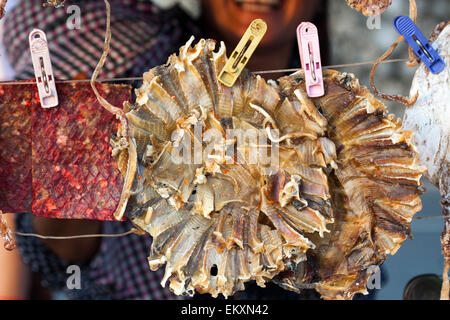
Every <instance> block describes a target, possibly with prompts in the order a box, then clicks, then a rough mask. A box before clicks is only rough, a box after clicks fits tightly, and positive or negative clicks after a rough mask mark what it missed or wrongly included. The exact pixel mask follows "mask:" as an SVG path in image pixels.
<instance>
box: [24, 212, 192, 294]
mask: <svg viewBox="0 0 450 320" xmlns="http://www.w3.org/2000/svg"><path fill="white" fill-rule="evenodd" d="M16 227H17V231H20V232H34V230H33V227H32V224H31V214H28V213H26V214H17V215H16ZM131 227H132V225H131V223H129V222H104V224H103V232H104V233H107V234H108V233H109V234H113V233H122V232H126V231H128V230H129V229H130V228H131ZM17 243H18V247H19V250H20V252H21V254H22V257H23V259H24V261H25V263H26V264H28V265H29V266H30V268H31V270H32V271H33V272H35V273H39V274H40V275H41V277H42V279H43V282H42V284H43V285H44V286H45V287H48V288H50V289H51V290H53V291H57V292H58V291H59V292H62V293H64V295H66V296H67V297H68V298H70V299H156V300H161V299H184V298H185V297H179V296H176V295H174V294H172V293H171V292H170V290H169V289H168V288H167V286H166V288H163V287H162V286H161V284H160V283H161V280H162V278H163V276H164V269H159V270H157V271H155V272H152V271H151V270H150V268H149V266H148V262H147V256H148V252H149V250H150V245H151V239H150V237H149V236H137V235H128V236H125V237H117V238H103V239H102V242H101V246H100V249H99V251H98V253H97V255H96V256H95V257H94V258H93V259H92V261H90V262H89V263H87V264H85V265H80V269H81V289H80V290H77V289H72V290H70V289H68V288H67V285H66V282H67V279H68V277H69V276H70V274H68V273H67V268H68V266H69V265H71V264H73V263H69V262H67V261H63V260H61V259H60V258H58V257H57V256H56V255H55V254H54V253H53V252H52V251H50V250H49V249H47V247H46V246H44V245H43V244H42V242H41V240H39V239H38V238H33V237H20V236H17ZM80 250H82V248H80Z"/></svg>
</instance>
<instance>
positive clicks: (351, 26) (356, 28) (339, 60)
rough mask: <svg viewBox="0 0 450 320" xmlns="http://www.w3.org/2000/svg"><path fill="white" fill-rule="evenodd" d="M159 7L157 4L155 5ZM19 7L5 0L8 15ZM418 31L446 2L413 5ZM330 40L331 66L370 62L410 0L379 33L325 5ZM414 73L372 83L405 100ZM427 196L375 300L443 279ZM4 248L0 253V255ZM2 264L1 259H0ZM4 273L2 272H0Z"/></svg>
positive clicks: (365, 79)
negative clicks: (413, 283) (425, 277)
mask: <svg viewBox="0 0 450 320" xmlns="http://www.w3.org/2000/svg"><path fill="white" fill-rule="evenodd" d="M154 2H161V1H154ZM16 3H17V0H9V1H8V5H7V7H6V9H7V11H9V10H11V8H12V7H14V5H15V4H16ZM417 5H418V23H417V24H418V26H419V28H420V29H421V30H422V32H423V33H424V34H425V35H426V36H428V35H429V34H430V33H431V31H432V30H433V28H434V27H435V26H436V25H437V24H438V23H439V22H441V21H445V20H450V1H449V0H417ZM328 6H329V7H328V24H329V38H330V54H329V60H330V61H329V63H330V64H347V63H355V62H365V61H374V60H376V59H377V58H378V57H379V56H380V55H381V54H382V53H384V52H385V51H386V49H387V48H388V47H389V46H390V45H391V44H392V43H393V42H394V41H395V40H396V39H397V37H398V34H397V32H396V31H395V29H394V28H393V26H392V20H393V19H394V18H395V17H396V16H398V15H408V10H409V1H408V0H393V4H392V6H391V7H390V8H389V9H388V10H387V11H386V12H385V13H384V14H382V15H381V17H380V28H379V29H369V28H368V27H367V21H368V18H367V17H365V16H363V15H362V14H361V13H358V12H356V11H354V10H353V9H351V8H350V7H348V6H347V4H346V2H345V1H344V0H329V1H328ZM2 23H3V21H1V22H0V81H1V80H10V79H12V78H13V72H12V69H11V67H10V64H9V63H8V61H7V60H6V59H5V53H4V48H3V47H2V41H1V39H2ZM407 55H408V52H407V46H406V45H405V44H404V43H401V44H400V45H399V46H398V47H397V49H396V51H395V52H394V54H393V55H392V56H391V58H406V57H407ZM370 69H371V66H370V65H367V66H358V67H345V68H338V70H340V71H346V72H351V73H354V74H355V75H356V77H357V78H359V81H360V83H361V84H363V85H365V86H369V73H370ZM415 70H416V68H408V67H406V66H405V64H404V62H399V63H387V64H382V65H380V66H379V67H378V69H377V72H376V77H375V82H376V85H377V87H378V89H379V90H380V91H381V92H384V93H391V94H401V95H404V96H408V95H409V88H410V85H411V81H412V78H413V76H414V72H415ZM386 105H387V106H388V108H389V110H390V111H391V112H392V113H394V114H396V115H397V116H398V117H402V116H403V112H404V106H403V105H401V104H398V103H391V102H386ZM423 182H424V185H425V188H426V190H427V191H426V193H425V194H424V195H423V196H422V201H423V210H422V212H421V213H420V214H418V215H417V216H418V217H436V218H429V219H423V220H414V221H413V222H412V231H413V237H414V238H413V239H412V240H409V241H405V242H404V244H403V245H402V247H401V248H400V250H399V251H398V253H397V254H396V255H395V256H392V257H389V258H388V260H387V262H386V263H385V264H384V265H383V269H382V273H383V275H382V282H381V289H378V290H377V292H376V298H377V299H402V295H403V290H404V288H405V286H406V284H407V283H408V281H409V280H410V279H412V278H413V277H415V276H417V275H420V274H429V273H431V274H437V275H439V276H440V275H441V272H442V266H443V257H442V254H441V246H440V234H441V232H442V229H443V220H442V219H441V218H439V216H441V206H440V195H439V191H438V190H437V189H436V188H435V187H433V186H432V185H431V184H429V183H428V182H427V181H426V180H425V179H424V181H423ZM2 250H3V248H0V251H2ZM0 259H1V255H0ZM2 270H3V267H2Z"/></svg>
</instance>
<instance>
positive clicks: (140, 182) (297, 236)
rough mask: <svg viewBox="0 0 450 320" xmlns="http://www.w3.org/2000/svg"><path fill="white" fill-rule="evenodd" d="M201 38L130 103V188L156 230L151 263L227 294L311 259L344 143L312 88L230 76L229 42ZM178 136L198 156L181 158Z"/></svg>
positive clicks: (141, 217) (183, 281)
mask: <svg viewBox="0 0 450 320" xmlns="http://www.w3.org/2000/svg"><path fill="white" fill-rule="evenodd" d="M192 41H193V38H192V39H191V40H190V41H189V42H188V43H187V44H186V45H185V46H183V47H182V48H181V49H180V54H179V55H178V56H177V55H172V56H171V57H170V58H169V61H168V63H167V65H164V66H161V67H156V68H154V69H152V70H150V72H148V73H146V74H144V84H143V86H142V87H141V88H140V89H138V90H137V91H136V95H137V100H136V105H135V106H129V110H128V112H127V114H126V117H127V119H128V122H129V135H130V148H129V150H128V153H127V158H128V159H127V161H128V170H127V173H126V181H125V184H126V186H128V187H130V190H129V191H128V190H126V192H128V194H134V196H133V197H132V198H131V199H130V204H131V206H130V208H134V210H131V212H130V214H131V217H132V218H133V221H134V223H136V224H137V225H138V226H140V227H141V228H142V229H144V230H146V231H147V232H148V233H150V234H151V235H152V236H153V237H154V242H153V245H152V250H151V255H150V257H149V263H150V267H151V268H152V269H153V270H155V269H157V268H159V267H161V266H162V265H164V264H167V265H166V275H165V277H164V280H163V284H164V283H165V282H166V281H167V280H168V281H170V287H171V288H172V290H173V291H174V292H175V293H177V294H193V292H194V290H196V291H198V292H209V293H211V294H212V295H213V296H217V295H218V294H219V293H222V294H223V295H225V296H228V295H231V294H233V293H234V292H235V291H236V290H243V289H244V286H243V284H244V283H245V282H247V281H250V280H256V281H257V282H258V284H260V285H264V282H265V281H267V280H270V279H271V278H272V277H273V276H275V275H276V274H278V273H279V272H281V271H283V270H284V269H285V266H286V263H288V262H289V261H292V262H294V263H298V262H300V261H303V260H305V258H306V257H305V252H306V250H308V249H310V248H314V244H313V243H312V242H311V241H310V240H309V239H308V238H309V235H310V234H312V233H314V232H317V233H318V234H320V235H321V236H322V235H323V234H324V232H327V231H328V230H327V226H326V225H327V224H328V223H331V222H333V217H332V213H331V210H330V209H331V204H330V194H329V190H328V182H327V177H326V174H325V172H324V169H325V168H327V166H329V165H332V164H334V159H335V150H334V145H333V144H332V142H331V141H330V140H329V139H327V138H326V137H325V136H324V134H325V128H326V120H325V119H324V117H323V116H322V115H321V114H320V113H319V112H318V111H317V110H316V108H315V107H314V105H313V104H311V103H306V101H308V100H307V98H306V94H305V92H304V90H303V89H301V88H299V89H298V90H296V91H295V92H293V93H292V94H290V95H282V94H280V92H279V89H278V87H277V86H276V84H274V83H272V84H267V83H266V82H265V81H264V80H263V79H262V78H261V77H259V76H257V77H255V76H252V75H251V74H249V73H245V74H244V75H242V76H241V77H240V79H239V81H238V82H237V84H235V85H234V86H233V87H232V88H228V87H225V86H223V85H222V84H220V83H219V82H218V79H217V76H218V74H219V72H220V70H221V69H222V67H223V66H224V64H225V62H226V55H225V46H224V45H223V43H222V45H221V46H220V48H219V50H218V51H217V52H214V51H213V50H214V48H215V42H214V41H213V40H200V41H199V42H198V43H197V45H196V46H195V47H194V48H191V46H190V45H191V43H192ZM302 101H303V103H302ZM179 146H183V148H185V151H186V153H187V155H188V157H189V158H190V155H191V153H193V154H194V157H193V158H192V159H184V160H186V161H183V162H182V163H179V162H177V161H176V160H175V159H174V153H175V151H177V150H178V149H179V148H178V147H179ZM196 148H200V150H201V152H202V154H200V155H196V154H195V153H196V151H197V150H196ZM203 150H205V152H204V153H203ZM207 150H209V151H207ZM122 154H123V153H122ZM263 154H264V155H265V156H266V157H263ZM185 155H186V154H185ZM275 155H276V156H277V158H276V159H275V160H276V161H279V165H275V166H274V165H273V163H271V160H272V159H274V157H275ZM196 156H197V158H195V157H196ZM198 156H199V157H198ZM119 163H122V161H121V157H120V156H119ZM131 190H133V191H131ZM136 208H137V209H136ZM117 218H121V217H120V216H118V217H117Z"/></svg>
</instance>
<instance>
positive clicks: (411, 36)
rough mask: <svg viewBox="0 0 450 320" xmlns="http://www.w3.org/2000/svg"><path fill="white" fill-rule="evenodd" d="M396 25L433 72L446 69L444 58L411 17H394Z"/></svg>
mask: <svg viewBox="0 0 450 320" xmlns="http://www.w3.org/2000/svg"><path fill="white" fill-rule="evenodd" d="M394 27H395V29H396V30H397V31H398V33H400V34H401V35H402V36H403V37H404V38H405V41H406V42H407V43H408V44H409V45H410V46H411V48H412V49H413V51H414V53H415V54H416V55H417V56H418V57H419V58H420V59H421V60H422V61H423V63H425V65H426V66H427V67H428V69H430V71H431V72H432V73H439V72H441V71H442V70H444V67H445V62H444V60H442V58H441V57H440V56H439V54H438V53H437V52H436V50H434V49H433V47H432V46H431V45H430V43H429V42H428V40H427V38H425V36H424V35H423V33H422V32H420V30H419V28H418V27H417V26H416V24H415V23H414V22H413V21H412V20H411V19H410V18H409V17H406V16H398V17H397V18H395V19H394Z"/></svg>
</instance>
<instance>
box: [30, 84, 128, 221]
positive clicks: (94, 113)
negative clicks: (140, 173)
mask: <svg viewBox="0 0 450 320" xmlns="http://www.w3.org/2000/svg"><path fill="white" fill-rule="evenodd" d="M98 88H99V91H100V94H101V95H102V96H103V97H105V98H106V99H107V100H108V101H109V102H111V103H112V104H113V105H115V106H121V105H122V103H123V102H124V101H126V100H129V99H130V88H129V86H126V85H123V86H121V85H115V86H106V85H98ZM57 90H58V93H59V98H60V103H59V106H58V107H57V108H52V109H42V108H41V107H40V106H34V107H33V120H32V134H33V142H32V149H33V158H32V159H33V160H32V161H33V202H32V210H33V213H35V214H36V215H39V216H44V217H52V218H71V219H97V220H113V219H114V217H113V213H114V211H115V209H116V207H117V205H118V203H119V199H120V195H121V191H122V185H123V179H122V176H121V174H120V172H119V170H118V168H117V165H116V163H115V161H113V158H112V157H111V151H112V148H111V146H110V143H109V141H110V137H111V135H112V134H113V133H115V132H117V126H118V125H119V122H118V121H117V120H116V119H115V117H114V115H113V114H111V113H109V112H108V111H107V110H105V109H104V108H103V107H101V106H100V105H99V104H98V102H97V99H96V97H95V96H94V94H93V91H92V89H91V87H90V85H89V84H82V85H80V84H77V85H66V86H57ZM37 137H46V138H45V139H38V138H37Z"/></svg>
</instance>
